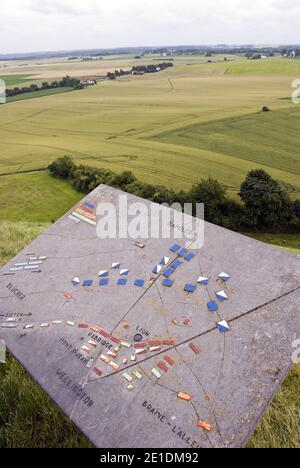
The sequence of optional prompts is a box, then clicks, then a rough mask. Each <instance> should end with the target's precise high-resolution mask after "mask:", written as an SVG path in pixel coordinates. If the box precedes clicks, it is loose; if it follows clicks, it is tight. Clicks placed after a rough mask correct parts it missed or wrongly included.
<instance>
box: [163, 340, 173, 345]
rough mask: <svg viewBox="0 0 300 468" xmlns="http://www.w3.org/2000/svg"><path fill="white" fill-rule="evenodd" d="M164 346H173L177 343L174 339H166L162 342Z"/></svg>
mask: <svg viewBox="0 0 300 468" xmlns="http://www.w3.org/2000/svg"><path fill="white" fill-rule="evenodd" d="M162 344H163V345H164V346H173V345H174V344H175V342H174V340H164V341H163V342H162Z"/></svg>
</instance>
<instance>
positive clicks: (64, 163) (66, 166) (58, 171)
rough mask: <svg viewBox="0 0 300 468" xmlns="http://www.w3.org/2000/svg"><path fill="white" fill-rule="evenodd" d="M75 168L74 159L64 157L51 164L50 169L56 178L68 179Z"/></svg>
mask: <svg viewBox="0 0 300 468" xmlns="http://www.w3.org/2000/svg"><path fill="white" fill-rule="evenodd" d="M75 167H76V166H75V164H74V163H73V160H72V158H70V156H64V157H63V158H59V159H57V160H56V161H54V162H53V163H52V164H50V166H49V167H48V169H49V171H50V172H51V173H52V174H53V175H54V176H55V177H59V178H60V179H68V178H69V177H70V175H71V172H72V171H73V170H74V169H75Z"/></svg>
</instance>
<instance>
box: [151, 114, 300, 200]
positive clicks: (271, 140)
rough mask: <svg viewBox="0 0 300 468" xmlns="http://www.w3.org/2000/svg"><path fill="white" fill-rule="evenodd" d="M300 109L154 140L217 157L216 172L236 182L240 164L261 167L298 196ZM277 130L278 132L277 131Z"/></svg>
mask: <svg viewBox="0 0 300 468" xmlns="http://www.w3.org/2000/svg"><path fill="white" fill-rule="evenodd" d="M299 128H300V109H298V108H297V106H291V107H290V108H287V109H281V110H277V111H274V112H268V113H263V112H260V113H256V114H250V115H245V116H240V117H231V118H229V119H223V120H220V121H212V122H205V123H199V124H197V125H191V126H187V127H185V128H182V129H179V130H173V131H170V132H167V133H164V134H162V135H159V136H157V137H156V139H159V140H161V141H165V142H170V143H172V144H176V145H182V146H185V147H193V148H199V149H201V150H205V151H207V152H210V153H212V154H213V153H218V154H219V155H222V156H223V157H222V158H220V161H219V164H220V168H219V170H217V171H216V173H215V175H217V178H220V175H219V172H220V171H221V172H222V171H225V172H228V173H229V172H231V177H232V182H233V183H234V182H235V181H236V182H237V180H236V179H237V178H238V177H239V173H240V171H241V170H243V162H245V163H246V164H248V163H250V164H252V165H253V167H263V168H264V169H265V170H267V171H268V172H269V173H270V174H271V175H273V176H274V177H275V178H277V179H279V180H280V181H281V182H282V183H283V184H285V185H286V186H287V187H288V189H289V190H290V191H295V192H298V195H300V134H299ZM279 129H280V131H279Z"/></svg>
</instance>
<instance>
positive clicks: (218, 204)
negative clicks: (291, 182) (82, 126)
mask: <svg viewBox="0 0 300 468" xmlns="http://www.w3.org/2000/svg"><path fill="white" fill-rule="evenodd" d="M49 170H50V172H51V174H52V175H53V176H55V177H59V178H61V179H69V180H70V183H71V184H72V185H73V187H74V188H75V189H76V190H78V191H79V192H82V193H89V192H91V191H92V190H94V189H95V188H96V187H98V186H99V185H100V184H106V185H110V186H112V187H116V188H118V189H122V190H125V191H126V192H128V193H131V194H132V195H136V196H138V197H142V198H145V199H147V200H150V201H153V202H155V203H159V204H162V203H167V204H169V205H172V204H173V203H180V204H181V205H182V206H183V205H184V204H185V203H192V204H193V205H194V208H195V204H196V203H204V204H205V220H206V221H209V222H211V223H214V224H218V225H220V226H224V227H226V228H228V229H233V230H237V231H241V230H243V231H247V230H248V231H249V232H253V231H260V230H264V231H270V232H287V231H291V232H295V231H296V232H299V231H300V200H296V201H295V202H292V201H291V200H290V198H289V197H288V195H287V193H286V192H285V190H284V189H283V188H282V187H281V185H280V184H279V183H278V182H277V181H276V180H274V179H272V177H271V176H270V175H269V174H267V173H266V172H265V171H263V170H261V169H257V170H253V171H250V172H249V173H248V175H247V177H246V179H245V181H244V182H243V183H242V185H241V189H240V194H239V195H240V198H241V200H242V202H243V203H239V202H238V201H235V200H232V199H230V198H228V196H227V192H226V187H225V186H224V185H222V184H220V183H219V182H218V181H217V180H215V179H212V178H208V179H206V180H205V179H202V180H201V181H200V182H198V183H197V184H195V185H194V186H193V187H192V189H191V190H190V191H179V192H176V191H175V190H168V189H167V188H166V187H160V186H158V187H157V186H154V185H151V184H145V183H143V182H141V181H139V180H138V179H137V178H136V177H135V175H134V174H133V173H132V172H131V171H124V172H121V173H120V174H115V173H114V172H112V171H110V170H107V169H95V168H93V167H89V166H84V165H80V166H76V165H75V164H74V163H73V161H72V159H71V158H70V157H69V156H64V157H63V158H59V159H57V160H56V161H54V162H53V163H52V164H50V166H49ZM193 213H194V215H196V211H195V209H194V212H193Z"/></svg>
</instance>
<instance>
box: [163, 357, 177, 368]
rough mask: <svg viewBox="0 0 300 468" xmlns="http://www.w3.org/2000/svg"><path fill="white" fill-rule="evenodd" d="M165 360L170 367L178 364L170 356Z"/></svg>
mask: <svg viewBox="0 0 300 468" xmlns="http://www.w3.org/2000/svg"><path fill="white" fill-rule="evenodd" d="M164 360H165V361H166V362H167V363H168V364H169V365H170V366H174V364H176V363H175V361H174V360H173V359H172V358H170V356H164Z"/></svg>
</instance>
